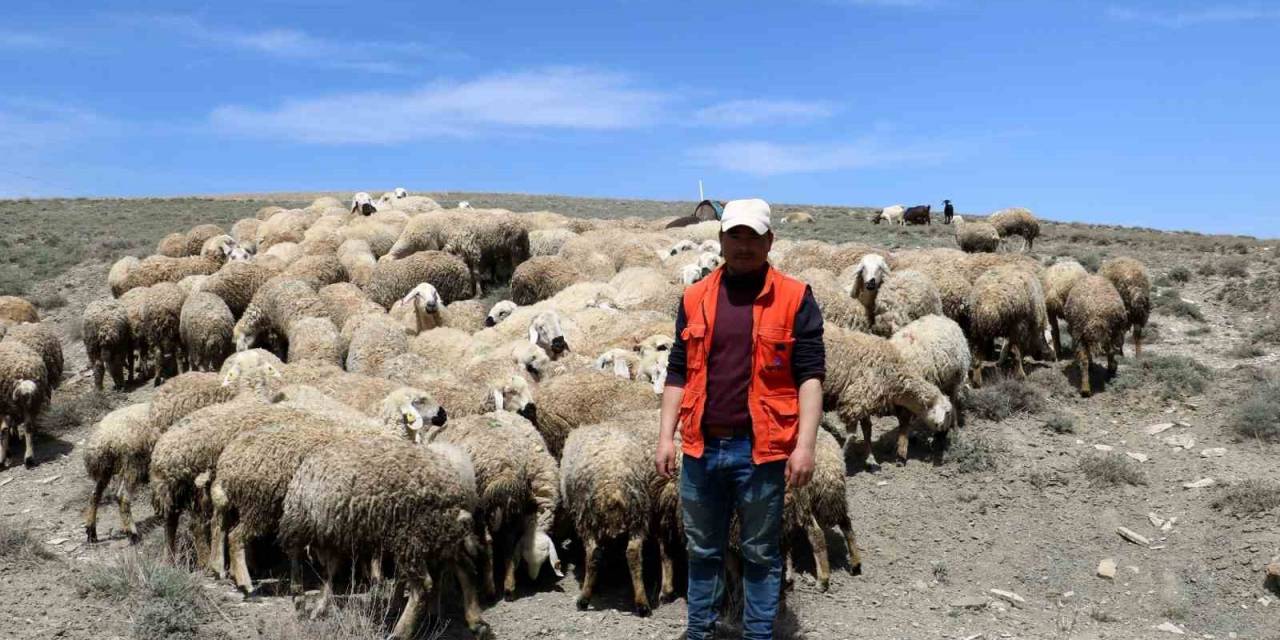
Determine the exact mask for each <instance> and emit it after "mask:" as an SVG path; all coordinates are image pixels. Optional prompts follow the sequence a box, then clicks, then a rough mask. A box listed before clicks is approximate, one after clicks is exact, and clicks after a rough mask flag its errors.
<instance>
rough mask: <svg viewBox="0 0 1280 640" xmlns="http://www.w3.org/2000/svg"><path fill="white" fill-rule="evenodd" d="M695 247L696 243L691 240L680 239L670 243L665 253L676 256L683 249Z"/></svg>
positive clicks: (688, 249) (687, 249) (689, 249)
mask: <svg viewBox="0 0 1280 640" xmlns="http://www.w3.org/2000/svg"><path fill="white" fill-rule="evenodd" d="M696 248H697V245H695V244H694V243H693V241H692V240H681V241H679V242H677V243H675V244H673V245H671V248H670V249H667V255H669V256H678V255H680V254H681V253H683V252H685V251H692V250H693V249H696Z"/></svg>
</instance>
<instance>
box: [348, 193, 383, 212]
mask: <svg viewBox="0 0 1280 640" xmlns="http://www.w3.org/2000/svg"><path fill="white" fill-rule="evenodd" d="M377 210H378V208H377V207H375V206H374V204H373V198H372V197H371V196H370V195H369V194H368V193H366V192H364V191H361V192H359V193H356V194H355V195H353V196H351V213H359V214H360V215H364V216H367V215H369V214H371V213H373V212H374V211H377Z"/></svg>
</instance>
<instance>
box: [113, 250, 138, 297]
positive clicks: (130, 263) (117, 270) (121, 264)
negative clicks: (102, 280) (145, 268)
mask: <svg viewBox="0 0 1280 640" xmlns="http://www.w3.org/2000/svg"><path fill="white" fill-rule="evenodd" d="M140 264H142V262H141V261H140V260H138V259H137V258H135V257H134V256H125V257H123V258H120V259H119V260H116V261H115V262H114V263H112V265H111V270H110V271H108V272H107V287H109V288H110V289H111V295H112V296H113V297H116V298H119V297H120V296H122V295H124V292H125V291H127V290H128V289H126V288H125V283H126V282H128V280H129V272H131V271H133V270H134V269H136V268H138V265H140Z"/></svg>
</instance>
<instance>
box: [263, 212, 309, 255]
mask: <svg viewBox="0 0 1280 640" xmlns="http://www.w3.org/2000/svg"><path fill="white" fill-rule="evenodd" d="M310 222H311V218H310V216H309V215H308V214H307V212H305V211H302V210H301V209H286V210H284V211H281V212H279V213H276V214H275V215H273V216H271V217H270V218H268V219H267V220H265V221H263V222H262V224H259V225H258V231H257V233H256V234H255V235H254V237H253V242H254V246H255V247H257V250H258V253H259V254H260V255H261V254H262V253H264V252H266V251H269V250H270V249H271V248H272V247H274V246H276V245H278V244H286V243H288V244H293V245H296V244H297V243H299V242H302V241H303V240H304V239H305V238H306V234H307V227H308V226H310Z"/></svg>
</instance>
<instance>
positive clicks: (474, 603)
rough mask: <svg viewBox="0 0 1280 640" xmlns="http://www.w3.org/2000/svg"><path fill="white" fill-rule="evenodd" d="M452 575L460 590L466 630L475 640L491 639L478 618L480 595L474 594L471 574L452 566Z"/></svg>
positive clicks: (474, 588)
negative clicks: (455, 578) (456, 580)
mask: <svg viewBox="0 0 1280 640" xmlns="http://www.w3.org/2000/svg"><path fill="white" fill-rule="evenodd" d="M453 573H454V575H455V576H457V577H458V587H459V588H461V590H462V602H463V610H464V613H463V615H464V616H465V617H466V619H467V629H469V630H470V631H471V635H472V637H474V638H475V640H488V639H489V638H490V637H491V634H490V633H489V625H488V624H486V623H485V621H484V619H483V618H481V617H480V594H479V593H477V592H476V584H475V582H473V581H472V579H471V574H470V573H469V572H467V571H466V570H465V569H464V568H463V567H461V566H459V565H456V564H455V565H454V567H453Z"/></svg>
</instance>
